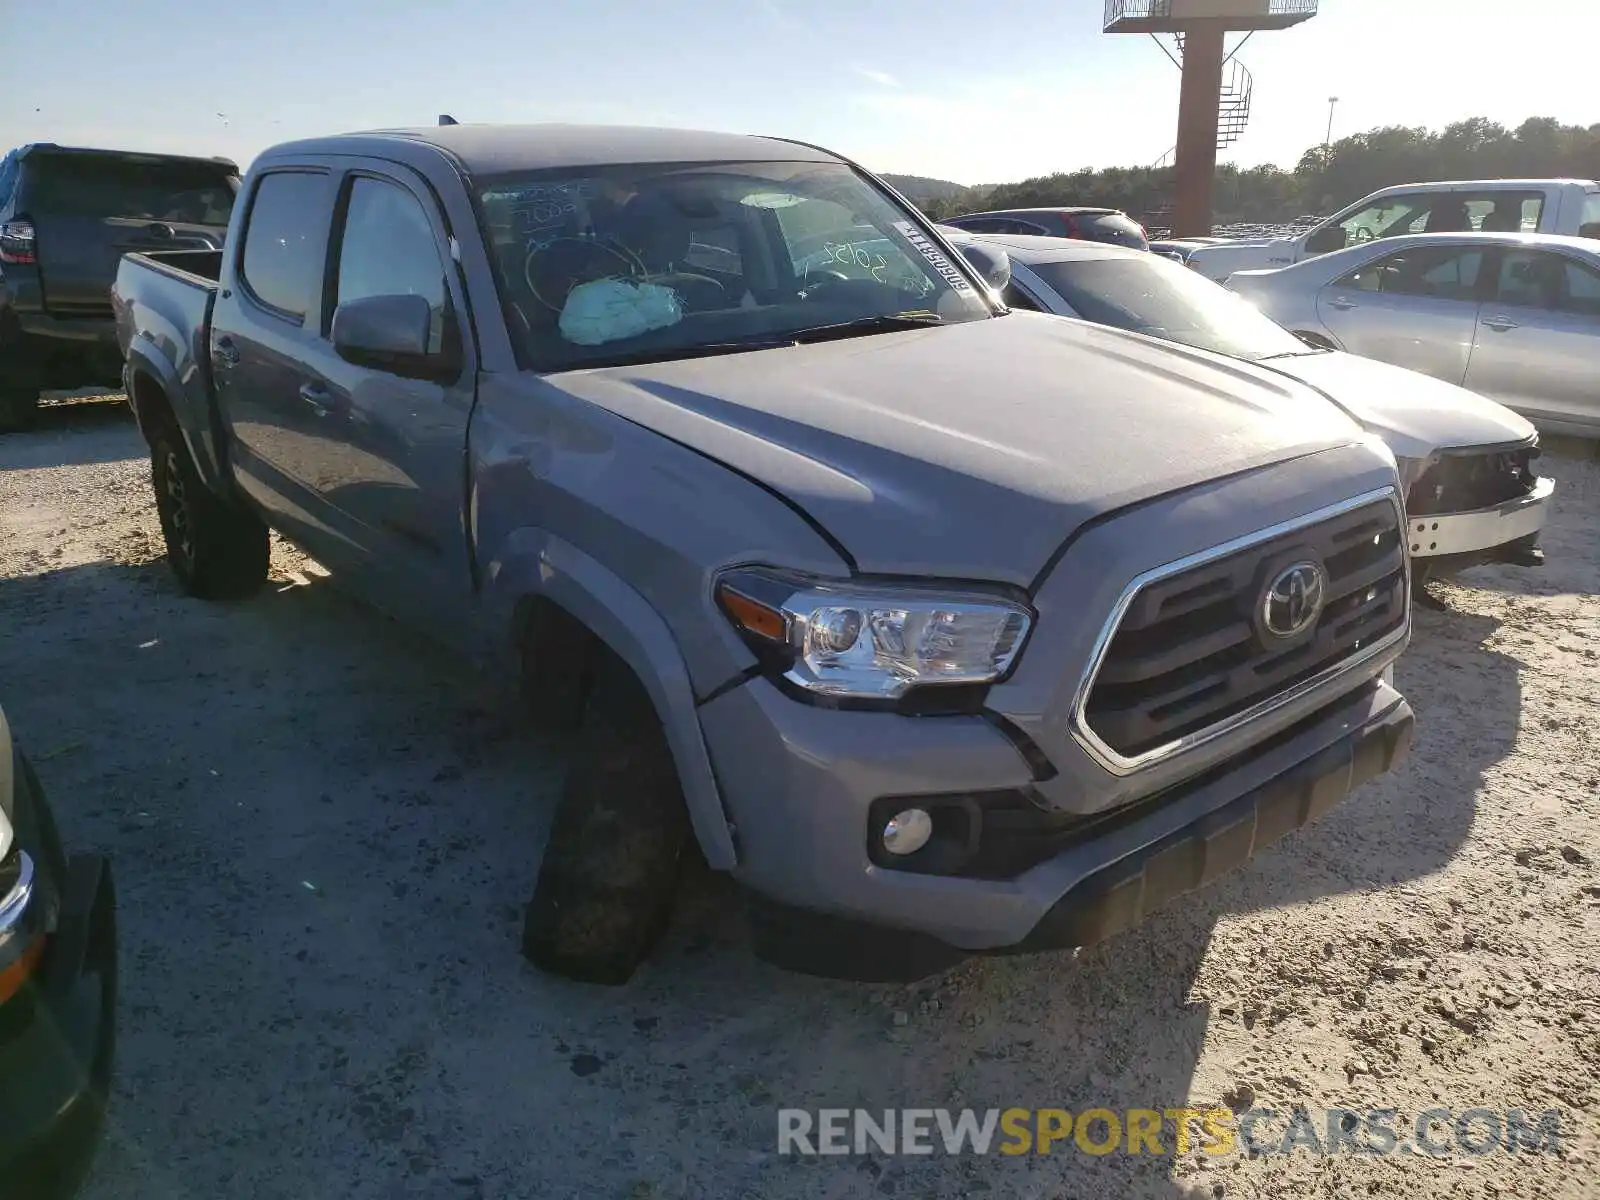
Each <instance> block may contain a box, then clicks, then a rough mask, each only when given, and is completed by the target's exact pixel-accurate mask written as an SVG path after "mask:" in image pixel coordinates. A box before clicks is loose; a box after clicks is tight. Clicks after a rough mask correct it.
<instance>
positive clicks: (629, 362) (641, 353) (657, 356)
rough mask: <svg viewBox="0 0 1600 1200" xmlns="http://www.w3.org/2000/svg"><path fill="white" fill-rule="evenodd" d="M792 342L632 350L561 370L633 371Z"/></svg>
mask: <svg viewBox="0 0 1600 1200" xmlns="http://www.w3.org/2000/svg"><path fill="white" fill-rule="evenodd" d="M794 344H795V340H794V338H793V337H792V336H791V335H789V334H785V335H783V336H782V337H757V338H747V339H745V340H744V341H738V342H705V343H703V344H701V345H698V346H658V347H656V348H655V349H653V350H634V351H632V352H630V353H627V354H614V355H610V356H607V357H605V358H596V359H591V360H590V361H588V362H577V363H573V364H571V365H570V366H566V367H562V368H561V370H563V371H583V370H588V369H591V368H600V367H637V366H642V365H644V364H645V363H658V362H672V361H674V360H675V359H680V358H712V357H714V356H716V355H718V354H739V353H742V352H743V351H745V350H776V349H778V348H779V347H781V346H792V345H794Z"/></svg>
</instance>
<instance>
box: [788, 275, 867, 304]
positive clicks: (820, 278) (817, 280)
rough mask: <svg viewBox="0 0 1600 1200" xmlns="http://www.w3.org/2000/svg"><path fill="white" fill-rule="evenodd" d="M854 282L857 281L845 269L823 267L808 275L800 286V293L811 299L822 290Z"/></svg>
mask: <svg viewBox="0 0 1600 1200" xmlns="http://www.w3.org/2000/svg"><path fill="white" fill-rule="evenodd" d="M853 282H855V281H854V280H853V279H851V277H850V276H848V275H846V274H845V273H844V272H843V271H838V270H833V269H831V268H823V269H821V270H817V271H811V272H809V273H808V274H807V275H806V277H805V280H804V282H803V283H802V285H801V288H800V295H801V297H802V298H804V299H806V300H810V299H811V298H812V297H813V296H816V295H817V294H818V293H820V292H825V291H827V290H828V289H829V288H835V287H838V286H839V285H840V284H841V283H853Z"/></svg>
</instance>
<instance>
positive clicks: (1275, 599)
mask: <svg viewBox="0 0 1600 1200" xmlns="http://www.w3.org/2000/svg"><path fill="white" fill-rule="evenodd" d="M1327 590H1328V577H1327V576H1326V575H1325V574H1324V573H1323V570H1322V565H1321V564H1320V563H1314V562H1297V563H1295V564H1293V565H1292V566H1288V567H1285V568H1284V569H1283V570H1281V571H1279V572H1278V573H1277V574H1276V575H1275V576H1273V578H1272V582H1271V583H1269V584H1267V590H1266V592H1265V593H1263V594H1262V597H1261V627H1262V628H1263V629H1264V630H1266V632H1267V633H1269V634H1271V635H1272V636H1273V637H1275V638H1292V637H1296V636H1298V635H1299V634H1302V633H1304V632H1305V631H1306V630H1308V629H1310V628H1311V627H1312V626H1313V625H1315V624H1316V623H1317V618H1318V617H1320V616H1321V615H1322V602H1323V599H1324V598H1325V596H1326V595H1327Z"/></svg>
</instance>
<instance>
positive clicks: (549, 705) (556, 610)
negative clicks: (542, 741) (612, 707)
mask: <svg viewBox="0 0 1600 1200" xmlns="http://www.w3.org/2000/svg"><path fill="white" fill-rule="evenodd" d="M514 628H515V630H516V654H517V668H518V675H519V677H520V682H521V686H522V696H523V699H524V701H525V702H526V703H527V706H528V709H529V711H530V713H531V714H532V716H533V718H534V721H535V723H536V724H537V725H539V726H540V727H542V728H546V729H551V730H556V731H565V732H571V731H572V730H575V729H576V728H577V727H578V725H579V724H580V723H581V721H582V719H583V709H584V703H585V701H586V700H587V699H588V695H589V687H590V684H591V683H592V682H593V679H594V673H595V667H596V665H597V664H598V662H599V660H600V659H601V657H602V656H611V657H615V658H617V659H618V660H619V661H622V662H623V663H624V665H625V666H626V662H625V660H623V659H622V656H621V655H619V654H616V652H615V651H613V650H612V649H611V648H610V647H609V646H607V645H606V643H605V642H604V641H603V640H602V639H601V638H600V637H599V635H597V634H596V633H595V632H594V631H593V630H592V629H590V628H589V627H588V626H587V625H586V624H584V623H583V622H582V621H581V620H579V619H578V618H577V617H575V616H573V615H572V614H571V613H570V612H568V611H567V610H566V609H565V608H563V607H562V606H561V605H560V604H558V603H557V602H556V601H554V600H552V599H551V598H550V597H548V596H528V597H525V598H524V599H523V600H522V601H521V602H519V603H518V605H517V615H516V624H515V626H514ZM628 669H629V671H630V673H631V672H632V668H631V667H629V668H628Z"/></svg>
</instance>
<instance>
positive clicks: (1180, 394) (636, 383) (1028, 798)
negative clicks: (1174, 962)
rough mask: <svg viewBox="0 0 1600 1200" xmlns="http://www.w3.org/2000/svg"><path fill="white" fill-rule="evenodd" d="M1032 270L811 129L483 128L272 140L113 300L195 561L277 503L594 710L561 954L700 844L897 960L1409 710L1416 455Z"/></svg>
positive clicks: (541, 714) (1030, 911)
mask: <svg viewBox="0 0 1600 1200" xmlns="http://www.w3.org/2000/svg"><path fill="white" fill-rule="evenodd" d="M830 230H831V231H832V233H831V235H830V233H829V231H830ZM819 239H820V240H821V241H822V242H823V243H832V244H833V245H834V246H835V247H838V246H844V245H861V246H867V245H869V244H870V247H871V256H870V257H868V258H867V259H866V261H865V262H863V261H862V260H861V259H857V258H855V257H854V256H853V255H851V256H850V257H849V261H848V263H847V262H846V261H845V259H844V258H843V257H841V256H838V255H834V254H831V253H830V255H829V257H828V258H827V259H821V258H818V257H817V256H818V255H819V254H821V253H822V252H824V251H826V249H827V247H826V245H825V244H824V245H818V241H819ZM697 246H698V247H701V248H702V249H701V251H700V252H699V253H698V255H697V257H695V258H692V259H691V258H689V257H688V256H689V255H690V254H691V253H692V252H693V249H692V248H693V247H697ZM711 246H716V247H718V248H719V250H720V251H721V252H713V251H710V250H706V249H705V248H706V247H711ZM733 248H737V250H738V253H737V254H736V255H731V254H730V251H731V250H732V249H733ZM981 257H982V256H980V258H981ZM880 259H881V260H882V261H881V262H880V261H879V260H880ZM830 262H831V264H832V265H829V264H830ZM998 265H1003V260H1002V257H1001V256H1000V255H998V254H995V255H992V256H990V265H986V266H985V268H984V269H983V270H981V271H980V270H977V269H974V268H973V267H972V266H970V265H968V263H967V262H964V261H963V259H962V255H961V254H960V252H958V251H956V250H955V249H954V248H953V247H951V246H950V244H949V243H948V242H947V241H946V240H945V239H944V238H943V236H942V235H941V234H940V233H939V231H938V230H937V228H936V227H935V226H933V225H932V224H930V223H929V222H928V221H927V220H926V218H924V217H923V216H922V215H921V214H919V213H918V212H917V211H916V210H915V209H913V208H911V207H909V206H907V205H905V204H903V203H901V202H900V201H899V200H898V199H897V197H896V195H895V194H894V192H893V191H892V190H891V189H888V188H887V187H885V186H884V185H883V184H882V183H881V182H879V181H878V180H877V179H876V178H874V177H873V176H872V175H870V174H869V173H867V172H865V171H863V170H862V169H861V168H859V167H857V166H856V165H855V164H853V163H850V162H847V161H845V160H843V159H840V158H838V157H837V156H835V155H833V154H831V153H829V152H827V151H825V150H822V149H819V148H816V147H812V146H807V145H802V144H800V143H796V142H790V141H787V140H783V139H776V138H761V137H744V136H731V135H725V134H715V133H700V132H689V131H676V130H660V129H627V128H621V129H619V128H608V127H583V126H521V127H519V126H494V125H460V126H444V127H430V128H425V129H412V130H396V131H388V132H373V133H365V134H350V135H344V136H339V137H330V138H325V139H319V140H315V141H308V142H299V143H292V144H288V145H283V146H279V147H275V148H273V149H270V150H268V151H267V152H265V153H264V154H262V155H261V156H260V157H259V158H258V159H257V160H256V161H255V164H254V165H253V166H252V168H251V171H250V175H249V177H248V178H247V179H246V180H245V183H244V191H243V199H242V202H241V204H240V206H239V208H238V209H237V211H236V214H235V217H234V222H233V225H232V226H231V228H230V229H229V233H228V240H227V244H226V246H225V248H224V249H223V250H222V251H211V252H174V253H165V254H160V253H157V254H131V255H129V256H127V257H126V258H125V259H124V260H123V263H122V267H121V269H120V271H119V273H118V276H117V283H116V287H115V298H116V305H117V311H118V326H119V335H120V341H121V344H122V345H123V347H124V348H125V349H126V350H127V353H128V363H127V387H128V393H129V396H130V398H131V400H132V403H133V406H134V411H135V413H136V415H137V417H138V421H139V427H140V429H141V430H142V431H143V433H144V436H145V437H146V438H147V439H148V441H149V444H150V448H151V459H152V485H153V487H154V490H155V493H156V506H157V511H158V513H159V515H160V519H161V527H162V533H163V535H164V537H165V540H166V545H167V554H168V557H169V559H170V561H171V564H172V567H173V570H174V573H175V574H176V576H177V578H178V580H179V582H180V583H181V585H182V586H183V587H184V588H185V589H186V590H188V591H189V592H190V593H192V594H194V595H197V596H202V597H222V596H241V595H245V594H248V593H249V592H251V591H253V590H255V589H258V588H259V587H260V586H261V585H262V583H263V582H264V580H265V579H266V575H267V557H268V555H267V529H268V526H269V525H271V526H273V527H275V528H277V529H279V530H282V531H283V532H285V533H287V534H288V535H289V536H290V537H292V538H293V539H294V540H296V541H298V542H300V543H301V544H303V545H304V546H305V548H306V549H307V550H308V551H309V552H310V553H311V554H312V555H313V556H314V557H315V558H317V559H318V560H319V561H321V562H323V563H324V564H326V565H327V566H328V567H330V568H331V569H332V570H333V572H334V573H335V575H337V576H340V577H342V578H343V579H344V580H345V582H346V585H347V586H348V587H349V588H351V589H352V590H353V591H355V592H356V593H358V594H361V595H364V596H366V597H367V598H369V599H370V600H371V601H372V602H373V603H375V604H376V605H378V606H379V607H381V608H386V609H389V610H390V611H392V612H394V613H396V614H397V615H398V616H401V617H403V618H407V619H409V620H411V621H412V622H414V623H416V624H418V625H420V626H422V627H423V628H425V629H426V630H427V631H428V632H430V633H431V634H432V635H434V636H435V637H436V638H438V639H440V640H443V641H445V642H447V643H452V644H454V645H455V646H457V647H458V648H459V650H460V652H462V653H468V654H472V655H474V656H475V657H476V658H477V659H478V661H480V662H482V663H483V664H484V665H486V666H488V667H489V668H491V669H498V670H501V671H507V672H509V673H510V674H511V675H512V676H513V677H515V676H516V675H518V674H520V675H521V677H522V680H523V683H524V687H525V692H526V695H527V696H528V698H529V702H530V706H531V707H532V710H533V714H534V720H535V721H536V722H541V723H544V724H546V725H547V726H550V727H553V728H557V729H563V730H567V731H571V733H572V745H573V751H572V754H573V759H572V764H571V767H570V769H569V771H568V773H567V775H566V781H565V784H564V791H563V794H562V796H561V798H560V800H559V802H558V805H557V809H556V813H555V818H554V826H553V829H552V832H551V834H550V837H549V840H548V842H547V843H546V844H545V846H544V848H543V855H542V858H541V860H540V864H539V868H538V879H537V882H536V883H535V884H534V885H533V895H532V898H531V900H530V902H529V904H528V907H527V909H526V914H525V921H524V927H523V951H524V953H525V954H526V955H527V956H528V957H529V958H530V959H531V960H532V961H533V962H535V963H537V964H538V965H540V966H541V967H544V968H545V969H548V970H551V971H556V972H560V973H564V974H567V975H573V976H577V977H580V978H585V979H593V980H598V981H604V982H610V983H617V982H621V981H623V980H625V979H627V978H628V977H629V975H630V974H631V973H632V972H633V971H634V969H635V968H636V967H637V965H638V964H639V963H640V962H641V961H642V960H643V959H644V958H645V956H646V955H647V954H648V953H649V951H650V949H651V947H652V945H653V944H654V942H655V940H656V938H657V937H658V935H659V933H660V932H661V930H662V929H663V927H664V926H665V924H666V921H667V918H668V915H669V913H670V910H671V906H672V901H673V896H674V893H675V890H676V885H677V879H678V870H679V864H680V861H681V860H682V858H683V856H684V855H685V854H686V853H688V852H689V851H688V846H689V843H690V839H691V838H693V839H696V840H697V841H698V844H699V848H700V850H701V852H702V854H703V856H704V858H705V860H706V862H708V863H709V865H710V866H711V867H712V868H713V869H715V870H719V871H727V872H730V873H731V874H732V875H733V876H734V877H735V878H736V879H738V880H739V881H740V882H741V883H742V884H743V885H745V888H746V889H747V894H748V895H750V896H751V897H752V899H751V912H752V916H753V917H754V922H753V927H754V928H753V931H754V934H755V938H754V941H755V945H756V948H757V951H758V952H759V953H761V954H763V955H764V956H765V957H767V958H769V959H770V960H773V961H777V962H780V963H783V964H784V965H787V966H790V967H794V968H797V969H801V970H807V971H814V972H818V973H823V974H842V975H847V976H851V977H855V978H879V979H906V978H915V977H918V976H920V975H924V974H927V973H928V972H930V971H933V970H939V969H942V968H944V967H946V966H949V965H950V964H951V963H953V962H954V961H956V960H958V959H960V958H961V957H963V956H965V955H968V954H972V953H982V952H995V951H1002V950H1029V949H1046V948H1050V947H1061V946H1080V945H1089V944H1093V943H1096V942H1099V941H1101V940H1102V939H1104V938H1107V937H1110V936H1112V935H1113V934H1115V933H1116V932H1118V931H1119V930H1121V929H1123V928H1126V927H1127V926H1129V925H1131V924H1133V923H1134V922H1136V921H1139V920H1142V919H1143V918H1144V917H1145V916H1146V915H1148V914H1149V913H1151V912H1152V911H1153V910H1154V909H1155V908H1156V907H1157V906H1158V905H1160V904H1162V903H1165V902H1166V901H1167V900H1169V899H1170V898H1172V897H1175V896H1178V895H1180V894H1182V893H1185V892H1188V891H1191V890H1193V889H1195V888H1197V887H1200V886H1202V885H1204V884H1205V883H1207V882H1208V881H1209V880H1211V879H1213V878H1215V877H1216V876H1217V875H1218V874H1219V873H1221V872H1224V871H1227V870H1230V869H1232V868H1233V867H1235V866H1237V865H1239V864H1240V863H1242V862H1244V861H1245V860H1246V859H1247V858H1249V857H1250V856H1251V855H1252V854H1254V853H1256V852H1257V851H1259V850H1261V849H1262V848H1263V847H1265V846H1266V845H1267V844H1268V843H1270V842H1271V841H1273V840H1274V839H1275V838H1277V837H1279V836H1281V835H1283V834H1286V833H1287V832H1289V831H1290V830H1291V829H1293V828H1296V827H1298V826H1300V825H1302V824H1304V823H1305V822H1307V821H1308V820H1310V819H1312V818H1314V817H1315V816H1317V815H1319V814H1321V813H1322V812H1324V811H1326V810H1327V809H1328V808H1330V807H1332V806H1333V805H1334V804H1336V803H1338V801H1339V800H1340V798H1341V797H1343V796H1344V795H1346V794H1347V793H1348V792H1349V791H1350V789H1351V788H1353V787H1355V786H1357V785H1359V784H1360V783H1361V782H1363V781H1364V780H1366V779H1369V778H1371V777H1372V776H1374V775H1376V774H1379V773H1381V772H1383V771H1386V770H1388V769H1389V768H1390V767H1391V766H1392V765H1393V764H1394V763H1395V762H1397V761H1398V760H1399V759H1400V758H1401V757H1402V756H1403V755H1404V754H1405V753H1406V751H1407V749H1408V747H1409V745H1410V741H1411V732H1412V727H1413V718H1412V715H1411V711H1410V709H1409V707H1408V706H1407V705H1406V702H1405V700H1404V699H1403V698H1402V697H1401V696H1400V695H1399V694H1398V693H1397V692H1396V691H1395V690H1394V689H1393V687H1392V686H1391V684H1390V675H1389V668H1390V664H1391V663H1392V662H1393V660H1394V659H1395V658H1396V657H1397V656H1398V655H1399V654H1400V653H1401V652H1402V650H1403V649H1404V647H1405V645H1406V642H1407V640H1408V639H1409V636H1410V628H1411V627H1410V611H1411V605H1410V604H1409V603H1407V596H1406V588H1407V584H1408V579H1409V571H1410V564H1409V560H1408V558H1407V556H1406V554H1405V548H1404V545H1403V543H1402V536H1403V531H1404V529H1403V527H1404V517H1403V512H1402V509H1401V503H1400V497H1399V492H1398V480H1397V477H1396V474H1395V466H1394V458H1393V456H1392V455H1391V454H1389V453H1388V452H1387V450H1385V449H1384V448H1383V447H1382V446H1381V445H1375V444H1373V440H1372V439H1371V438H1370V437H1369V436H1368V435H1366V434H1364V433H1363V431H1362V430H1361V429H1360V427H1359V426H1358V425H1356V424H1355V423H1353V422H1352V421H1350V420H1349V418H1347V417H1346V416H1345V415H1344V414H1342V413H1340V412H1339V411H1338V410H1337V409H1335V408H1334V407H1333V406H1331V405H1325V404H1320V403H1318V402H1317V401H1316V399H1315V397H1314V395H1313V394H1311V393H1308V392H1307V391H1306V390H1305V388H1304V387H1303V385H1301V384H1298V383H1296V382H1294V381H1293V380H1291V379H1289V378H1287V377H1286V376H1283V375H1280V374H1277V373H1275V372H1271V371H1265V370H1260V369H1258V368H1256V367H1253V366H1250V365H1248V364H1241V363H1234V362H1230V361H1227V360H1224V359H1221V358H1218V357H1217V356H1215V355H1204V354H1200V353H1198V352H1194V351H1190V350H1187V349H1185V348H1183V347H1179V346H1171V345H1165V344H1163V343H1160V342H1156V341H1154V340H1152V339H1149V338H1141V337H1136V336H1133V335H1131V334H1127V333H1124V332H1122V331H1120V330H1110V329H1099V328H1095V327H1092V326H1087V325H1081V324H1079V323H1076V322H1067V321H1059V320H1056V319H1054V318H1049V317H1043V316H1039V315H1036V314H1033V313H1020V312H1008V311H1007V310H1006V308H1005V307H1004V306H1003V305H1002V304H1000V302H999V300H998V298H997V297H996V296H995V295H994V293H993V288H994V287H996V286H999V287H1003V286H1004V283H1005V280H1004V278H1003V277H1000V276H999V275H998V274H994V273H991V270H990V267H991V266H995V268H996V270H997V269H998ZM197 356H198V359H199V361H197ZM206 360H209V361H206ZM1273 414H1277V415H1278V416H1280V417H1285V418H1292V419H1274V417H1273ZM1241 833H1242V834H1243V836H1239V835H1240V834H1241Z"/></svg>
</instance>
